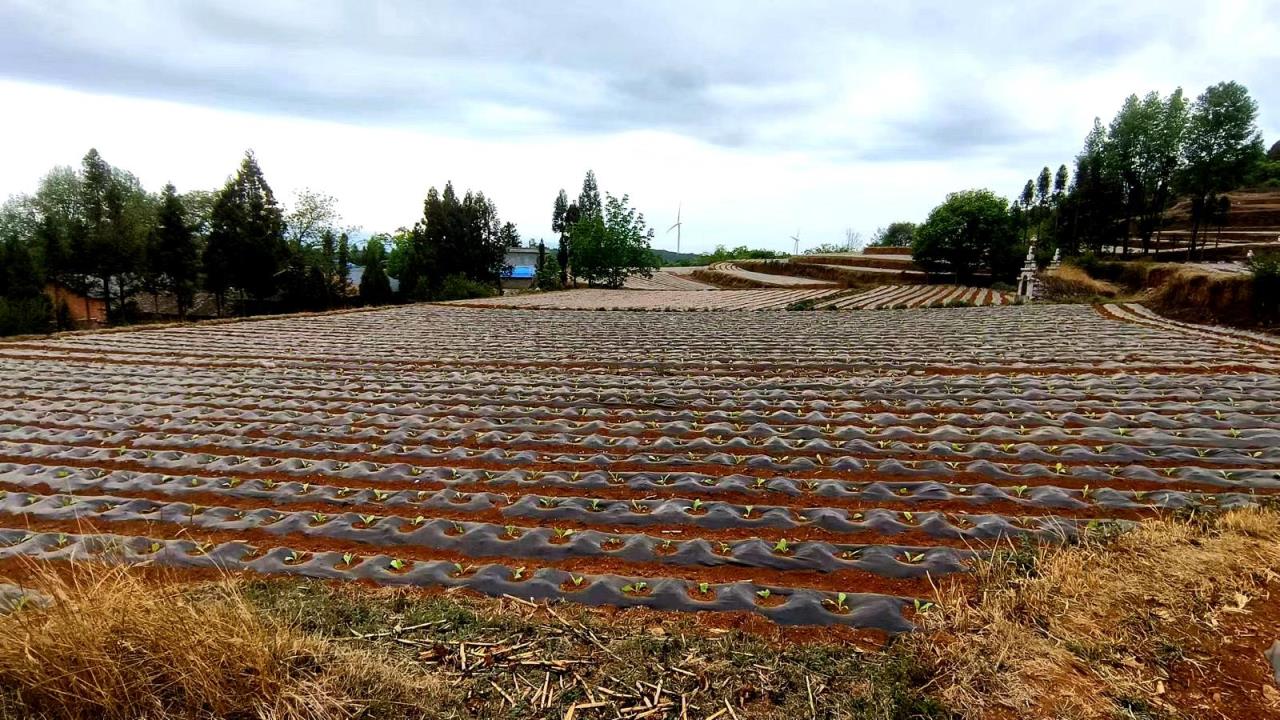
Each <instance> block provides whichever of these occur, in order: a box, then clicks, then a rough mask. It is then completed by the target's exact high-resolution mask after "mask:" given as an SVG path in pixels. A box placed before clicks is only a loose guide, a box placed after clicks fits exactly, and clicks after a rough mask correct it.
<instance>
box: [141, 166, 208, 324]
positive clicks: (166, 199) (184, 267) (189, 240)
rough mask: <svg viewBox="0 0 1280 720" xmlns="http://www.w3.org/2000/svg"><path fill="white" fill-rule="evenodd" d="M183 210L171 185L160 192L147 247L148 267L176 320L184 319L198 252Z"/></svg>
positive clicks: (196, 271) (191, 293)
mask: <svg viewBox="0 0 1280 720" xmlns="http://www.w3.org/2000/svg"><path fill="white" fill-rule="evenodd" d="M186 216H187V211H186V208H184V207H183V206H182V198H181V197H179V196H178V191H177V189H176V188H174V186H173V183H169V184H168V185H165V186H164V190H163V191H161V193H160V208H159V210H158V211H157V213H156V225H155V228H154V230H153V231H152V233H151V241H150V243H149V247H148V250H149V252H148V257H147V261H148V265H149V266H150V268H149V269H150V271H151V273H152V274H153V275H154V276H155V277H156V278H157V279H158V281H157V283H156V284H157V286H159V287H162V288H164V289H167V290H169V291H170V292H172V293H173V295H174V300H175V302H176V304H177V309H178V318H179V319H186V317H187V312H188V311H189V310H190V309H191V302H192V299H193V298H194V295H195V287H196V278H197V275H198V272H199V267H200V261H199V252H198V250H197V248H196V238H195V233H194V232H193V231H192V229H191V227H190V226H188V225H187V220H186Z"/></svg>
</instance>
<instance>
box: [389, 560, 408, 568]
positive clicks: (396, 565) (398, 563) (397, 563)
mask: <svg viewBox="0 0 1280 720" xmlns="http://www.w3.org/2000/svg"><path fill="white" fill-rule="evenodd" d="M389 565H390V566H391V569H392V570H403V569H404V565H405V563H404V561H403V560H401V559H400V558H392V559H391V562H390V563H389Z"/></svg>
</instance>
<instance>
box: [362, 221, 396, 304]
mask: <svg viewBox="0 0 1280 720" xmlns="http://www.w3.org/2000/svg"><path fill="white" fill-rule="evenodd" d="M360 300H361V302H363V303H364V304H366V305H382V304H384V303H388V302H390V301H391V281H390V280H389V279H388V278H387V251H386V248H385V247H384V246H383V244H382V238H380V237H378V236H377V235H375V236H373V237H371V238H369V242H368V244H366V245H365V248H364V272H363V273H362V274H361V275H360Z"/></svg>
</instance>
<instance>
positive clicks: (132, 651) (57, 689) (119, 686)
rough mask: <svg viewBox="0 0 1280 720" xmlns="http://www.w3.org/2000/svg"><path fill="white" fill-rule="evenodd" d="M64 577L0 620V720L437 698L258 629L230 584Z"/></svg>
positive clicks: (383, 670)
mask: <svg viewBox="0 0 1280 720" xmlns="http://www.w3.org/2000/svg"><path fill="white" fill-rule="evenodd" d="M62 569H63V570H64V571H65V570H66V568H62ZM64 575H65V577H64V576H59V575H57V574H55V573H54V572H53V571H52V570H47V569H46V570H37V571H36V577H35V579H34V581H31V582H27V583H25V585H26V586H27V587H28V588H31V589H34V590H37V591H39V592H41V593H44V594H46V595H48V596H50V597H51V599H52V602H51V603H50V604H49V605H48V606H47V607H36V606H34V605H28V606H27V607H25V608H24V609H22V610H19V611H18V612H14V613H12V614H9V615H5V616H2V617H0V688H3V689H4V693H5V697H4V698H3V700H2V701H0V704H3V705H5V706H4V707H3V708H2V709H3V711H4V714H10V715H14V716H18V717H50V718H54V717H56V718H120V719H122V720H123V719H125V718H128V719H129V720H133V719H135V718H211V717H217V718H254V719H258V718H263V719H280V720H285V719H289V718H308V719H312V718H314V719H316V720H325V719H328V718H347V717H351V716H352V715H354V714H356V713H357V712H368V711H370V710H374V711H377V710H379V709H381V710H384V711H385V710H386V709H387V708H390V707H397V708H399V707H403V706H402V703H409V702H411V701H412V702H413V703H414V704H415V705H416V704H419V703H422V704H424V705H427V706H430V705H431V702H430V700H431V699H432V698H433V697H434V698H437V699H440V698H443V696H444V695H445V694H446V692H445V690H444V689H443V688H442V687H441V686H440V685H439V683H437V682H435V681H434V680H432V679H430V678H426V679H424V677H423V676H422V675H421V674H418V675H417V676H416V677H415V675H414V674H413V672H412V671H411V670H409V669H407V668H406V667H401V666H398V665H397V664H395V661H392V660H391V659H389V658H387V657H383V656H374V655H372V654H370V653H367V652H363V651H359V650H355V649H351V648H347V647H345V646H341V645H339V644H336V643H333V642H329V641H325V640H321V639H318V638H313V637H310V636H307V635H305V634H303V633H301V632H300V631H297V630H295V629H293V628H290V627H287V626H284V625H281V624H278V623H276V622H273V621H271V620H269V619H267V618H266V617H265V616H263V615H262V614H260V613H258V612H255V611H254V609H253V608H252V607H251V606H250V605H249V604H248V603H247V602H246V600H245V599H244V598H243V597H241V596H240V595H239V593H238V592H237V591H236V590H235V589H234V586H233V585H232V584H230V583H226V584H222V585H217V586H214V587H212V588H208V589H206V590H205V591H204V592H203V593H202V594H201V595H202V596H201V597H200V598H199V599H196V598H195V597H193V596H192V595H191V594H189V593H190V591H189V590H188V591H185V592H184V590H183V589H181V588H180V587H179V586H177V585H176V584H173V583H157V582H156V581H155V580H146V579H143V578H140V577H138V576H137V575H134V574H131V573H130V572H129V571H127V570H126V569H123V568H106V567H101V566H81V565H77V566H76V567H75V568H74V569H73V572H71V573H69V574H67V573H65V572H64ZM375 714H376V712H375ZM395 716H397V717H402V716H404V713H403V711H401V712H397V713H395Z"/></svg>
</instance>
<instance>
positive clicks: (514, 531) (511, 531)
mask: <svg viewBox="0 0 1280 720" xmlns="http://www.w3.org/2000/svg"><path fill="white" fill-rule="evenodd" d="M502 529H503V531H504V532H505V533H506V534H507V537H512V538H517V537H520V530H519V529H518V528H516V526H515V525H506V526H504V527H503V528H502Z"/></svg>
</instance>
